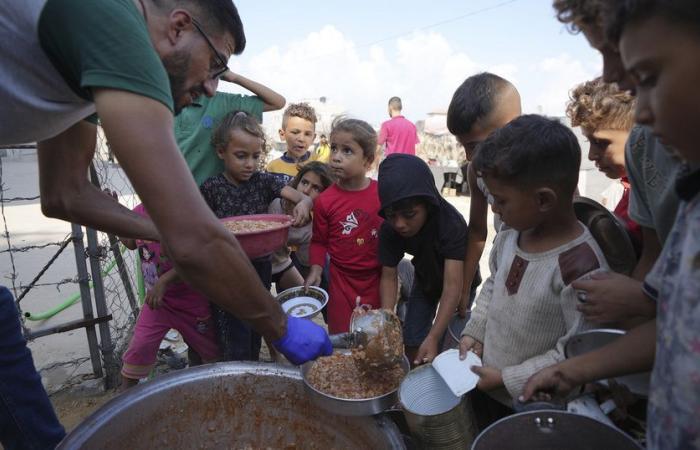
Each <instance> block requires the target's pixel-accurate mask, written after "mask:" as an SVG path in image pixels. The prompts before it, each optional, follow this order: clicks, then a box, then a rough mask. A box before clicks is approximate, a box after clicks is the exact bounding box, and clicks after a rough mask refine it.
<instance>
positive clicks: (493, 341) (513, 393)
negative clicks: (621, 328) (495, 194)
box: [462, 224, 608, 406]
mask: <svg viewBox="0 0 700 450" xmlns="http://www.w3.org/2000/svg"><path fill="white" fill-rule="evenodd" d="M581 227H582V229H583V232H582V234H581V235H580V236H579V237H577V238H576V239H574V240H573V241H571V242H569V243H567V244H565V245H562V246H560V247H557V248H555V249H552V250H549V251H547V252H543V253H527V252H524V251H522V250H521V249H520V248H519V247H518V236H519V234H520V233H519V232H518V231H516V230H512V229H508V230H503V231H501V232H500V233H498V236H497V237H496V241H495V242H494V246H493V249H492V250H491V255H490V258H489V266H490V269H491V276H490V277H489V278H488V279H487V280H486V282H485V283H484V286H483V287H482V289H481V293H480V294H479V297H478V298H477V300H476V306H475V308H474V309H473V311H472V315H471V318H470V319H469V322H468V323H467V325H466V326H465V328H464V331H463V332H462V335H468V336H471V337H473V338H475V339H477V340H478V341H480V342H483V344H484V354H483V363H484V365H485V366H490V367H495V368H498V369H501V373H502V376H503V382H504V384H505V389H499V390H495V391H492V392H490V393H489V394H490V395H491V396H492V397H493V398H495V399H496V400H498V401H500V402H502V403H504V404H506V405H508V406H511V405H512V399H513V398H517V397H518V396H519V395H520V394H521V392H522V389H523V387H524V385H525V382H526V381H527V379H528V378H529V377H530V376H531V375H533V374H534V373H536V372H537V371H539V370H540V369H543V368H545V367H548V366H551V365H552V364H555V363H558V362H560V361H562V360H563V359H564V345H565V344H566V341H567V340H568V339H569V338H570V337H571V336H572V335H574V334H576V333H578V332H580V331H583V330H584V329H588V328H591V327H590V325H588V324H587V323H584V320H583V316H582V315H581V314H580V313H579V312H578V311H577V310H576V305H577V303H578V299H577V296H576V291H575V290H574V289H573V288H572V287H571V282H572V281H574V280H576V279H578V278H581V277H582V276H584V275H586V274H588V273H590V272H592V271H595V270H600V269H607V268H608V265H607V262H606V261H605V257H604V256H603V252H602V251H601V250H600V247H598V244H597V243H596V242H595V240H594V239H593V236H592V235H591V234H590V232H589V231H588V229H587V228H586V227H585V226H584V225H583V224H581Z"/></svg>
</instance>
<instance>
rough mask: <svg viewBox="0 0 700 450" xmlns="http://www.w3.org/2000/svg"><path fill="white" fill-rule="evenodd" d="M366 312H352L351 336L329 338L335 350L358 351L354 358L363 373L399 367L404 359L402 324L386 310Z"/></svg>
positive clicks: (354, 353)
mask: <svg viewBox="0 0 700 450" xmlns="http://www.w3.org/2000/svg"><path fill="white" fill-rule="evenodd" d="M363 306H365V305H363ZM363 309H365V311H363V312H357V311H356V312H353V314H352V317H351V319H350V332H348V333H339V334H334V335H331V336H330V338H331V343H332V344H333V347H336V348H350V349H355V350H358V351H357V352H353V357H354V358H355V362H356V363H357V364H358V365H359V366H360V368H361V369H364V370H381V369H389V368H392V367H394V366H396V364H399V363H400V362H401V361H402V360H403V358H404V352H403V336H402V333H401V321H400V320H399V318H398V317H397V316H396V314H393V313H392V312H390V311H387V310H385V309H373V310H367V309H366V308H363Z"/></svg>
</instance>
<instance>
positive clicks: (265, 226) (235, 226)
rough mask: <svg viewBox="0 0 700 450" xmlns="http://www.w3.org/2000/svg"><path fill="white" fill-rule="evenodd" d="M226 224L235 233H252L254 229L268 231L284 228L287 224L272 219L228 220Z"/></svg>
mask: <svg viewBox="0 0 700 450" xmlns="http://www.w3.org/2000/svg"><path fill="white" fill-rule="evenodd" d="M224 226H225V227H226V229H227V230H229V231H230V232H231V233H233V234H238V233H250V232H254V231H268V230H274V229H275V228H284V227H285V224H284V223H281V222H274V221H272V220H227V221H225V222H224Z"/></svg>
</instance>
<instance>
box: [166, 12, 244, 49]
mask: <svg viewBox="0 0 700 450" xmlns="http://www.w3.org/2000/svg"><path fill="white" fill-rule="evenodd" d="M153 4H154V5H155V6H156V7H157V8H158V9H160V10H161V11H165V10H172V9H174V8H182V9H186V10H189V11H191V12H192V13H193V14H194V15H195V19H197V20H198V21H199V22H200V23H201V24H202V26H203V27H204V28H205V30H206V31H208V32H211V33H215V32H216V33H222V32H228V33H231V36H232V37H233V41H234V43H235V47H234V49H233V54H234V55H240V54H241V53H243V50H244V49H245V44H246V40H245V32H244V31H243V22H241V17H240V16H239V15H238V9H236V5H234V4H233V1H232V0H153Z"/></svg>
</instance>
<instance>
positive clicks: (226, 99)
mask: <svg viewBox="0 0 700 450" xmlns="http://www.w3.org/2000/svg"><path fill="white" fill-rule="evenodd" d="M221 79H222V80H223V81H228V82H229V83H233V84H237V85H238V86H241V87H242V88H245V89H247V90H249V91H250V92H252V93H253V94H255V95H254V96H251V95H241V94H230V93H227V92H220V91H217V92H216V94H214V96H213V97H199V98H197V99H195V100H194V101H193V102H192V104H191V105H190V106H188V107H187V108H185V109H183V110H182V112H181V113H180V114H178V115H177V116H176V117H175V139H176V140H177V146H178V147H179V148H180V152H181V153H182V156H184V158H185V161H186V162H187V167H189V169H190V172H192V176H193V177H194V181H195V183H197V186H199V185H200V184H202V182H203V181H204V180H206V179H207V178H209V177H212V176H214V175H218V174H220V173H221V172H223V170H224V164H223V161H222V160H221V159H219V158H217V156H216V153H214V152H212V151H211V135H212V133H213V132H214V130H215V129H216V127H217V126H218V125H219V123H221V120H222V119H223V118H224V116H226V114H228V113H230V112H231V111H245V112H247V113H248V114H250V115H251V116H253V117H255V119H256V120H257V121H258V122H262V117H263V112H267V111H276V110H278V109H281V108H283V107H284V103H285V99H284V97H282V96H281V95H280V94H278V93H277V92H275V91H273V90H272V89H270V88H269V87H267V86H264V85H262V84H260V83H258V82H256V81H253V80H250V79H248V78H246V77H244V76H243V75H240V74H237V73H233V72H231V71H230V70H229V71H226V72H225V73H224V74H223V75H222V76H221Z"/></svg>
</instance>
